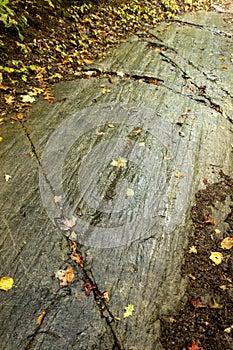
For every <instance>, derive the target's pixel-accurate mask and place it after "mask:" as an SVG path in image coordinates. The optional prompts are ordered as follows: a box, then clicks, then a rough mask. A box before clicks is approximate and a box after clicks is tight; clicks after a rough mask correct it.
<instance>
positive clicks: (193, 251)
mask: <svg viewBox="0 0 233 350" xmlns="http://www.w3.org/2000/svg"><path fill="white" fill-rule="evenodd" d="M189 253H190V254H191V253H194V254H197V248H196V247H195V246H194V245H193V246H192V247H190V248H189Z"/></svg>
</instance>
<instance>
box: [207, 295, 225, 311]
mask: <svg viewBox="0 0 233 350" xmlns="http://www.w3.org/2000/svg"><path fill="white" fill-rule="evenodd" d="M209 306H210V308H211V309H222V308H223V306H222V305H221V304H219V303H218V302H217V301H216V300H215V299H214V297H212V298H211V299H210V303H209Z"/></svg>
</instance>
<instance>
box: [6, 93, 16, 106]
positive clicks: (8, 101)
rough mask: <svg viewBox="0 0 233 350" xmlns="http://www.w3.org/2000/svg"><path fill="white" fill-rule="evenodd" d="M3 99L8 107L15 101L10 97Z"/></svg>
mask: <svg viewBox="0 0 233 350" xmlns="http://www.w3.org/2000/svg"><path fill="white" fill-rule="evenodd" d="M4 98H5V101H6V103H7V104H8V105H10V104H11V103H12V102H13V101H14V99H15V98H14V96H11V95H6V96H4Z"/></svg>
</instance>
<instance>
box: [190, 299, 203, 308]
mask: <svg viewBox="0 0 233 350" xmlns="http://www.w3.org/2000/svg"><path fill="white" fill-rule="evenodd" d="M190 303H191V304H192V305H193V307H194V308H195V309H200V308H203V307H206V305H205V304H203V303H202V300H201V298H196V299H190Z"/></svg>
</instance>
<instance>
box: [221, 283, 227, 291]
mask: <svg viewBox="0 0 233 350" xmlns="http://www.w3.org/2000/svg"><path fill="white" fill-rule="evenodd" d="M219 288H221V289H222V290H226V289H227V286H226V285H225V284H222V285H221V286H220V287H219Z"/></svg>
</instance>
